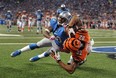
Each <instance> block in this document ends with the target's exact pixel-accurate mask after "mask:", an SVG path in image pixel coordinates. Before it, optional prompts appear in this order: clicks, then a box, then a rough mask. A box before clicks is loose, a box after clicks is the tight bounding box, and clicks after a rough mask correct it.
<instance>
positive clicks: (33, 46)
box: [11, 38, 52, 57]
mask: <svg viewBox="0 0 116 78" xmlns="http://www.w3.org/2000/svg"><path fill="white" fill-rule="evenodd" d="M49 46H52V44H51V41H50V40H49V39H47V38H44V39H42V40H41V41H39V42H37V43H32V44H29V45H27V46H25V47H23V48H21V49H19V50H16V51H14V52H12V53H11V57H15V56H18V55H20V54H21V53H23V52H26V51H28V50H34V49H36V48H41V47H49Z"/></svg>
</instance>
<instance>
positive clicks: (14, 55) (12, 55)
mask: <svg viewBox="0 0 116 78" xmlns="http://www.w3.org/2000/svg"><path fill="white" fill-rule="evenodd" d="M20 54H21V51H20V50H17V51H15V52H12V53H11V57H16V56H18V55H20Z"/></svg>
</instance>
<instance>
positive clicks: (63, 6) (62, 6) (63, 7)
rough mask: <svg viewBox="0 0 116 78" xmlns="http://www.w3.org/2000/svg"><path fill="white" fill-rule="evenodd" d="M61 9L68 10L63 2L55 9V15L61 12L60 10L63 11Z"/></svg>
mask: <svg viewBox="0 0 116 78" xmlns="http://www.w3.org/2000/svg"><path fill="white" fill-rule="evenodd" d="M63 11H68V12H69V9H68V8H66V6H65V4H61V6H60V8H58V10H57V12H56V13H57V16H58V15H59V14H60V13H61V12H63Z"/></svg>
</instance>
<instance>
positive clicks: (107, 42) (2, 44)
mask: <svg viewBox="0 0 116 78" xmlns="http://www.w3.org/2000/svg"><path fill="white" fill-rule="evenodd" d="M95 43H116V42H95ZM24 44H31V43H0V45H24Z"/></svg>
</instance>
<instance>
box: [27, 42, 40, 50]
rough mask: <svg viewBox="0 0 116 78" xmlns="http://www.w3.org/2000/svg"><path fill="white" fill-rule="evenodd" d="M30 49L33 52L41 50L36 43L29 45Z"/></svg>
mask: <svg viewBox="0 0 116 78" xmlns="http://www.w3.org/2000/svg"><path fill="white" fill-rule="evenodd" d="M29 47H30V49H31V50H33V49H35V48H39V47H38V46H37V44H36V43H32V44H30V45H29Z"/></svg>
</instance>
